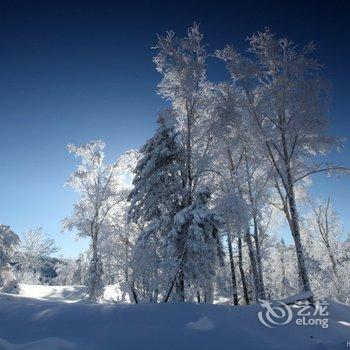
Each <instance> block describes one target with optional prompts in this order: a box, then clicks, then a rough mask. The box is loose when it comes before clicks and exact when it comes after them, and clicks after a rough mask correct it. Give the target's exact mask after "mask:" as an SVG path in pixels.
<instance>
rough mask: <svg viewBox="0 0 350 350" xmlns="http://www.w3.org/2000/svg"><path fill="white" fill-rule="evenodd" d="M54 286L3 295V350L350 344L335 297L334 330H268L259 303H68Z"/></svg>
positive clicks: (214, 349)
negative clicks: (46, 291) (47, 290)
mask: <svg viewBox="0 0 350 350" xmlns="http://www.w3.org/2000/svg"><path fill="white" fill-rule="evenodd" d="M49 288H52V289H54V288H56V291H54V292H53V293H52V294H50V296H53V298H54V299H52V300H49V299H47V300H45V299H42V297H43V294H41V292H40V293H39V290H41V291H42V290H43V289H41V288H37V289H36V292H35V293H36V296H37V298H30V297H28V296H26V297H23V296H14V295H9V294H0V350H73V349H75V350H115V349H117V350H124V349H125V350H141V349H143V350H147V349H152V350H175V349H181V350H187V349H188V350H227V349H242V350H243V349H247V350H248V349H249V350H252V349H254V350H255V349H261V350H274V349H276V350H277V349H278V350H284V349H285V350H289V349H298V350H308V349H310V350H311V349H315V350H316V349H317V350H324V349H339V350H340V349H346V347H347V345H346V342H347V341H349V342H350V308H349V307H348V306H345V305H342V304H339V303H334V302H331V303H330V305H329V308H328V311H329V327H328V328H321V327H320V326H297V325H296V324H295V323H294V322H293V321H292V322H291V323H289V324H287V325H280V326H276V327H275V328H268V327H265V326H263V325H262V324H261V323H260V322H259V320H258V316H257V315H258V312H259V311H261V310H262V308H261V306H260V305H252V306H239V307H237V306H226V305H225V306H221V305H209V304H192V303H161V304H142V305H117V304H99V305H96V304H91V303H88V302H87V301H77V302H74V303H66V302H63V301H62V300H59V298H57V295H58V294H60V295H69V293H70V291H69V290H70V288H68V292H67V293H68V294H66V293H63V291H62V290H61V291H60V292H59V290H58V289H57V287H49ZM74 288H75V287H73V289H74ZM24 289H25V288H24ZM29 289H30V288H28V289H27V293H28V290H29ZM32 290H34V289H32ZM33 293H34V292H33ZM73 294H74V293H73ZM38 295H40V296H39V298H40V299H39V298H38ZM55 296H56V298H55ZM46 297H48V295H47V294H46Z"/></svg>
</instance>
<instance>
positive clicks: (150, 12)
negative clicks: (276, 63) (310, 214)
mask: <svg viewBox="0 0 350 350" xmlns="http://www.w3.org/2000/svg"><path fill="white" fill-rule="evenodd" d="M349 18H350V2H349V1H346V0H344V1H335V0H329V1H313V0H309V1H288V2H287V1H281V0H279V1H249V0H245V1H234V0H231V1H220V0H217V1H203V0H202V1H189V0H187V1H181V0H178V1H162V2H157V1H142V2H141V1H140V2H137V1H113V2H112V1H110V2H108V1H103V0H100V1H94V2H90V1H81V2H80V1H42V2H39V1H16V0H12V1H1V2H0V50H1V53H0V67H1V78H0V127H1V128H0V131H1V134H0V196H1V200H0V222H1V223H4V224H8V225H11V227H12V228H13V229H14V230H15V232H17V233H18V234H21V233H22V232H23V231H24V230H26V229H27V228H30V227H35V226H43V227H44V230H45V231H46V232H47V233H48V234H50V235H51V236H53V237H54V238H55V239H56V240H57V243H58V245H60V246H62V253H63V254H64V255H66V256H71V257H73V256H76V255H77V254H78V253H79V252H80V251H82V250H84V249H85V248H86V247H87V242H86V241H79V242H76V241H75V240H74V239H73V235H72V234H68V233H66V234H61V233H60V221H61V219H62V218H63V217H65V216H67V215H69V213H70V211H71V208H72V204H73V202H74V200H75V199H76V195H75V194H74V193H73V192H72V190H71V189H69V188H64V187H63V185H64V182H65V180H66V178H67V177H68V176H69V174H70V173H71V172H72V170H73V169H74V167H75V165H76V161H75V160H74V159H73V158H72V157H71V156H70V155H69V154H68V153H67V151H66V145H67V143H69V142H72V143H76V144H82V143H85V142H87V141H89V140H92V139H102V140H104V141H105V142H106V144H107V149H106V152H107V158H108V160H112V159H114V158H116V157H117V156H118V155H119V154H121V153H122V152H124V151H125V150H127V149H129V148H138V147H139V146H141V145H142V144H143V142H144V141H145V139H146V138H148V137H150V135H151V134H152V132H153V130H154V128H155V115H156V114H157V112H158V111H159V110H161V109H162V108H163V107H164V105H165V103H164V102H163V101H161V99H160V97H159V96H157V95H156V92H155V91H156V84H157V82H158V81H159V76H158V74H157V72H156V71H155V69H154V65H153V63H152V56H153V54H154V53H153V52H152V50H151V47H152V45H153V44H154V43H155V39H156V33H160V34H161V33H164V32H165V31H166V30H168V29H174V30H175V31H176V32H177V33H178V34H180V35H182V34H183V33H184V32H185V30H186V27H188V26H189V25H191V24H192V23H193V21H196V22H198V23H200V24H201V28H202V31H203V32H204V34H205V38H206V39H205V40H206V42H207V43H208V44H210V46H209V48H208V49H209V50H211V49H217V48H222V47H223V46H224V45H225V44H226V43H230V44H233V45H234V46H236V47H238V48H242V49H243V48H244V47H245V38H246V37H247V36H248V35H251V34H252V33H254V32H255V31H257V30H262V29H264V27H265V26H269V27H270V28H271V29H272V31H274V32H276V33H277V34H278V35H279V36H287V37H289V38H290V39H292V40H293V41H295V42H296V43H297V44H298V45H303V44H305V43H306V42H308V41H311V40H313V41H314V42H315V43H316V45H317V47H318V50H317V54H316V55H317V57H318V58H319V60H320V61H321V62H322V63H324V64H325V69H324V75H325V76H326V77H327V78H329V79H330V80H331V81H332V83H333V101H332V107H331V110H330V113H329V116H330V120H331V132H332V133H333V134H334V135H337V136H341V137H348V136H349V134H350V118H349V112H350V108H349V102H350V88H349V78H350V64H349V62H350V45H349V43H350V26H349ZM208 68H209V77H210V78H211V79H215V80H220V79H224V78H226V75H225V73H224V70H223V68H222V67H219V66H218V64H216V63H214V62H212V63H210V64H209V67H208ZM349 156H350V147H349V144H346V149H345V151H344V152H343V153H342V154H340V155H338V154H332V155H331V156H330V157H329V158H328V160H329V161H333V162H338V163H340V164H342V165H345V166H350V157H349ZM314 182H315V185H314V187H313V189H312V194H313V195H314V196H318V197H323V198H326V197H327V196H328V195H331V196H332V198H333V201H334V206H335V208H336V210H337V211H338V212H339V214H340V215H341V217H342V221H343V223H344V225H345V227H346V229H347V230H348V229H349V228H350V225H349V219H350V215H349V214H350V206H349V198H350V179H349V178H345V177H340V178H332V179H328V178H326V177H325V176H323V175H318V176H316V177H314Z"/></svg>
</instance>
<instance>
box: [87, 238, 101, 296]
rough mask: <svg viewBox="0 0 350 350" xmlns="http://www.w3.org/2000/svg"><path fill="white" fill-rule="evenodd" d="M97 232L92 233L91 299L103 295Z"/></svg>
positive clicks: (89, 289)
mask: <svg viewBox="0 0 350 350" xmlns="http://www.w3.org/2000/svg"><path fill="white" fill-rule="evenodd" d="M97 237H98V234H97V232H94V233H93V234H92V259H91V262H90V279H89V286H88V287H89V288H88V291H89V299H90V300H94V301H97V300H98V299H99V297H100V296H101V286H102V266H101V262H100V259H99V256H98V250H97Z"/></svg>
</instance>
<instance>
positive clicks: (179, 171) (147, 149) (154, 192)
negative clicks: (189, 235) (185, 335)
mask: <svg viewBox="0 0 350 350" xmlns="http://www.w3.org/2000/svg"><path fill="white" fill-rule="evenodd" d="M158 125H159V126H158V128H157V130H156V131H155V134H154V136H153V137H152V138H150V139H149V140H148V141H147V142H146V143H145V145H144V146H143V147H142V148H141V149H140V153H141V155H142V157H141V159H140V160H139V162H138V164H137V166H136V168H135V170H134V173H135V176H134V180H133V185H134V188H133V189H132V191H131V192H130V194H129V201H130V210H129V220H130V221H132V222H134V223H136V224H138V225H139V227H142V231H141V233H140V236H139V237H138V240H137V243H136V247H135V251H134V259H137V261H138V262H139V263H138V264H137V265H134V272H135V273H136V274H137V275H139V276H140V275H142V279H143V281H144V282H146V280H147V281H148V282H147V285H148V289H151V290H149V291H148V292H149V293H150V297H149V298H151V299H154V297H155V296H154V294H155V292H154V291H155V290H158V292H160V290H161V287H160V285H162V284H164V280H165V279H166V278H167V275H166V272H165V271H164V270H162V268H161V266H160V263H161V261H162V260H163V259H166V256H165V251H164V247H165V241H164V240H165V237H166V234H167V232H168V231H169V230H171V228H172V225H173V218H174V215H175V214H176V213H177V212H178V211H179V210H180V209H181V208H182V205H183V202H184V185H183V174H184V167H183V163H184V157H183V149H182V148H181V145H180V144H179V140H178V138H179V133H178V132H177V131H176V119H175V117H174V114H173V112H172V111H171V110H166V111H164V112H162V113H160V115H159V118H158ZM141 259H142V263H140V261H141ZM147 259H148V261H145V260H147ZM155 276H157V281H154V277H155ZM151 286H152V287H151Z"/></svg>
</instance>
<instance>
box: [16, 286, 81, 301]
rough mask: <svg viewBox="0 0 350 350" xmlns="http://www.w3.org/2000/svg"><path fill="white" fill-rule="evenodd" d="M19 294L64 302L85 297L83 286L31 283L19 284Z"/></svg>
mask: <svg viewBox="0 0 350 350" xmlns="http://www.w3.org/2000/svg"><path fill="white" fill-rule="evenodd" d="M19 295H21V296H24V297H30V298H41V299H51V300H61V301H64V302H75V301H79V300H82V299H86V297H87V295H86V287H85V286H41V285H31V284H19Z"/></svg>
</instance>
